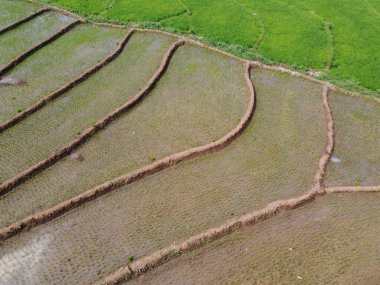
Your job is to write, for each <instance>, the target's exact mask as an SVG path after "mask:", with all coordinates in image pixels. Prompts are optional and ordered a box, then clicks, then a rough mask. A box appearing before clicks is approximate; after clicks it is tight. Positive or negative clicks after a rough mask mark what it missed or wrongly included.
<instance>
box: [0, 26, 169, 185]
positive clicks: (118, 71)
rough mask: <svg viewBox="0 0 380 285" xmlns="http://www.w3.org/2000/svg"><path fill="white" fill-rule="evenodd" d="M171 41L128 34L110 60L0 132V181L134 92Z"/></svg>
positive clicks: (63, 142)
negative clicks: (22, 119) (115, 55)
mask: <svg viewBox="0 0 380 285" xmlns="http://www.w3.org/2000/svg"><path fill="white" fill-rule="evenodd" d="M173 41H174V39H173V38H171V37H167V36H162V35H157V34H139V33H138V34H136V35H134V36H132V38H131V40H130V42H129V43H128V44H127V46H126V48H125V50H124V51H123V53H122V54H121V55H120V56H119V57H118V58H117V59H116V60H115V61H114V62H112V63H111V64H109V65H107V66H106V67H105V68H103V69H101V70H100V71H98V72H97V73H96V74H94V75H93V76H92V77H90V78H89V79H87V80H86V81H85V82H83V83H82V84H80V85H78V86H77V87H76V88H74V89H72V90H70V91H69V92H68V93H66V94H65V95H64V96H63V97H60V98H59V99H57V100H55V101H53V102H52V103H50V104H48V105H47V106H45V107H44V108H43V109H41V110H39V111H38V112H37V113H34V114H33V115H31V116H30V117H29V118H28V119H26V120H24V121H22V122H20V123H19V124H18V125H16V126H15V127H13V128H11V129H8V130H7V131H6V132H4V133H2V134H1V135H0V181H4V180H5V179H7V178H10V177H12V176H14V175H16V174H17V173H19V172H21V171H22V170H25V169H26V168H28V167H30V166H32V165H34V164H35V163H37V162H39V161H41V160H42V159H44V158H47V157H48V156H49V155H51V154H52V152H54V151H57V150H59V149H61V148H62V147H63V146H65V145H66V144H68V143H69V142H71V141H72V140H73V139H74V138H75V137H76V136H78V135H79V134H80V133H81V132H82V131H83V130H85V129H86V128H87V127H89V126H90V125H93V124H95V123H96V121H97V120H99V119H100V118H103V117H104V116H106V115H107V114H108V113H110V112H112V111H113V110H114V109H116V108H117V107H119V106H120V105H122V104H123V103H125V102H126V101H128V99H130V98H131V97H132V96H134V95H135V94H136V93H138V91H139V90H140V89H142V88H143V86H144V85H145V84H146V82H147V81H148V80H149V79H150V77H151V76H152V75H153V74H154V72H155V71H156V70H157V68H158V67H159V65H160V63H161V60H162V57H163V56H164V54H165V53H166V50H167V49H168V48H169V46H170V45H171V43H172V42H173ZM20 138H22V139H20Z"/></svg>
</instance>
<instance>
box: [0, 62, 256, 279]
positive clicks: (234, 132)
mask: <svg viewBox="0 0 380 285" xmlns="http://www.w3.org/2000/svg"><path fill="white" fill-rule="evenodd" d="M242 67H243V66H242ZM246 68H249V64H248V65H247V66H246ZM243 81H244V80H243ZM247 83H249V84H252V82H251V80H250V79H249V82H247ZM246 88H247V89H248V90H251V92H247V94H246V95H248V96H247V97H249V99H250V100H249V105H248V106H247V111H246V112H247V113H245V114H244V116H243V117H242V118H241V122H240V123H239V124H238V125H237V126H236V127H235V128H234V129H233V130H232V131H231V132H230V136H227V135H226V136H224V137H223V138H222V139H220V140H219V141H217V142H215V143H211V144H209V145H207V146H208V148H207V149H206V146H202V147H198V148H194V149H192V152H190V151H186V152H183V153H180V154H177V155H174V156H171V158H170V160H169V159H167V160H166V161H167V162H169V163H175V159H177V160H181V159H186V156H185V155H186V154H185V153H187V155H188V157H190V156H197V155H201V154H203V153H202V152H204V154H206V153H208V152H210V151H217V150H218V148H219V147H221V144H223V143H224V144H228V143H229V142H230V140H232V139H233V136H234V135H237V133H239V132H241V131H242V128H244V125H245V124H247V120H248V121H249V120H250V118H251V115H252V113H253V109H254V108H253V106H254V93H253V87H252V85H248V86H247V87H246ZM247 99H248V98H247ZM244 101H245V100H244ZM218 143H220V144H219V145H218ZM196 151H198V153H196ZM178 162H179V161H178ZM157 166H160V164H159V165H155V167H157ZM148 169H153V168H152V166H149V167H147V168H146V170H148ZM147 175H149V173H148V174H147ZM137 178H138V177H137ZM62 218H64V217H62ZM3 245H4V247H3V248H4V249H5V247H6V243H3ZM29 253H31V254H34V249H31V251H29ZM15 254H17V253H15ZM7 260H8V257H7V256H5V258H4V259H3V262H7ZM0 267H1V265H0ZM107 270H108V269H107ZM11 275H12V273H11ZM43 275H44V274H42V275H39V276H40V277H38V279H40V278H43ZM94 277H95V276H91V278H92V279H91V280H96V279H97V278H96V277H95V278H94ZM4 278H7V277H4ZM11 278H12V276H11ZM70 278H71V277H70ZM75 280H77V279H75ZM45 281H46V280H45ZM79 283H80V282H79Z"/></svg>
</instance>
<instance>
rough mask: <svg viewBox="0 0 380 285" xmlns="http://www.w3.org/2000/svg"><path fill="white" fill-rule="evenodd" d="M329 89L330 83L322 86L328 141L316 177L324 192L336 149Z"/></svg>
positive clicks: (318, 186) (317, 184)
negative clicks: (326, 176)
mask: <svg viewBox="0 0 380 285" xmlns="http://www.w3.org/2000/svg"><path fill="white" fill-rule="evenodd" d="M329 91H330V87H329V86H328V85H323V86H322V104H323V108H324V110H325V115H326V122H327V124H326V136H327V141H326V145H325V150H324V153H323V154H322V156H321V158H320V160H319V163H318V169H317V173H316V175H315V178H314V179H315V183H316V184H315V185H316V187H317V188H318V189H319V191H323V192H324V191H325V188H326V187H325V183H324V178H325V175H326V169H327V165H328V163H329V161H330V158H331V156H332V153H333V151H334V146H335V126H334V118H333V114H332V111H331V108H330V103H329Z"/></svg>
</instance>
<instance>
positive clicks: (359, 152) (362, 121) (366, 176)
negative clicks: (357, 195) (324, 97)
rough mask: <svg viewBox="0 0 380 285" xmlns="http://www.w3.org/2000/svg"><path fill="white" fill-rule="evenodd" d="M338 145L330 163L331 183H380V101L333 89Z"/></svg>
mask: <svg viewBox="0 0 380 285" xmlns="http://www.w3.org/2000/svg"><path fill="white" fill-rule="evenodd" d="M330 101H331V108H332V111H333V113H334V120H335V124H336V148H335V150H334V156H333V158H332V161H331V162H330V163H329V166H328V174H327V177H326V185H327V186H329V187H335V186H341V185H352V186H371V185H379V184H380V104H379V102H376V101H375V100H371V99H369V98H365V97H357V96H355V97H353V96H348V95H347V94H343V93H340V92H332V93H331V96H330Z"/></svg>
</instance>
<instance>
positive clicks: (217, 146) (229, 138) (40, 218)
mask: <svg viewBox="0 0 380 285" xmlns="http://www.w3.org/2000/svg"><path fill="white" fill-rule="evenodd" d="M184 44H185V41H184V40H180V41H178V42H176V43H175V44H174V45H173V46H172V47H171V49H170V50H169V51H168V53H167V55H166V56H165V61H164V62H163V64H162V65H161V68H160V70H159V71H158V72H157V74H163V70H164V68H165V66H167V65H168V63H169V60H170V58H171V57H172V56H173V54H174V52H175V50H176V49H177V48H178V47H180V46H182V45H184ZM250 71H251V65H250V64H249V63H246V64H245V79H246V81H247V85H248V90H249V102H248V108H247V111H246V113H245V114H244V116H243V117H242V118H241V120H240V122H239V124H238V125H237V126H236V127H235V128H234V129H233V130H231V131H230V132H229V133H228V134H226V135H225V136H223V137H222V138H221V139H219V140H217V141H215V142H212V143H209V144H206V145H203V146H199V147H195V148H191V149H188V150H185V151H182V152H179V153H175V154H172V155H169V156H167V157H165V158H163V159H161V160H158V161H157V162H154V163H152V164H149V165H146V166H143V167H141V168H139V169H137V170H135V171H132V172H129V173H127V174H126V175H123V176H120V177H118V178H115V179H113V180H111V181H108V182H105V183H103V184H100V185H98V186H96V187H94V188H91V189H89V190H87V191H86V192H83V193H82V194H80V195H78V196H76V197H73V198H71V199H69V200H67V201H64V202H62V203H60V204H58V205H56V206H54V207H51V208H49V209H46V210H43V211H41V212H38V213H35V214H33V215H30V216H28V217H26V218H24V219H23V220H20V221H17V222H15V223H13V224H11V225H8V226H7V227H5V228H2V229H0V241H4V240H6V239H9V238H11V237H12V236H15V235H17V234H19V233H21V232H23V231H26V230H29V229H30V228H32V227H35V226H37V225H41V224H44V223H46V222H49V221H51V220H53V219H55V218H57V217H59V216H61V215H63V214H64V213H66V212H68V211H70V210H72V209H75V208H78V207H80V206H82V205H83V204H85V203H87V202H89V201H92V200H94V199H95V198H97V197H99V196H101V195H104V194H106V193H109V192H111V191H113V190H115V189H118V188H120V187H123V186H125V185H128V184H131V183H133V182H135V181H138V180H140V179H143V178H145V177H147V176H150V175H152V174H155V173H158V172H160V171H162V170H164V169H167V168H169V167H171V166H173V165H176V164H178V163H180V162H182V161H185V160H189V159H191V158H194V157H199V156H202V155H205V154H209V153H213V152H217V151H219V150H221V149H223V148H225V147H227V146H228V145H230V144H231V143H232V142H233V141H234V140H236V139H237V138H238V137H239V136H240V135H241V134H242V133H243V131H244V130H245V129H246V127H247V126H248V125H249V123H250V122H251V119H252V117H253V114H254V111H255V106H256V95H255V91H254V87H253V83H252V80H251V77H250ZM157 80H158V77H157V76H156V77H153V78H152V79H151V80H150V83H149V85H148V86H151V87H147V88H146V91H142V92H141V94H144V93H147V92H148V90H150V89H152V85H153V82H154V81H156V82H157ZM149 88H150V89H149ZM140 98H141V96H140ZM135 100H139V99H137V98H136V99H135ZM124 109H125V108H124ZM114 113H116V112H114ZM111 116H112V115H111ZM90 132H92V133H93V132H94V131H92V129H91V128H90V129H89V131H88V132H87V133H90ZM70 150H71V149H70ZM70 150H68V151H67V152H66V154H68V153H69V151H70Z"/></svg>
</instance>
